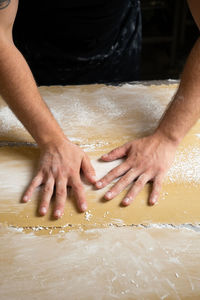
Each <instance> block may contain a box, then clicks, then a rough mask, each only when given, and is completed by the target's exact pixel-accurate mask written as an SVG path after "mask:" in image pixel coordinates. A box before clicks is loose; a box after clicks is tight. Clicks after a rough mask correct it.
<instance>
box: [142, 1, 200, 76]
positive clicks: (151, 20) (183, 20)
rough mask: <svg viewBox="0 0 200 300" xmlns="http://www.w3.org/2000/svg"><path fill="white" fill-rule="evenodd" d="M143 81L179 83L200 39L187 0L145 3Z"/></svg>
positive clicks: (143, 11) (143, 10) (143, 8)
mask: <svg viewBox="0 0 200 300" xmlns="http://www.w3.org/2000/svg"><path fill="white" fill-rule="evenodd" d="M141 7H142V24H143V43H142V45H143V47H142V56H141V75H140V77H141V80H157V79H168V78H172V79H177V78H179V77H180V73H181V72H182V69H183V66H184V63H185V61H186V58H187V56H188V54H189V52H190V50H191V48H192V46H193V45H194V43H195V41H196V40H197V37H198V35H199V31H198V28H197V26H196V24H195V22H194V20H193V18H192V16H191V14H190V11H189V8H188V5H187V2H186V0H152V1H148V0H141Z"/></svg>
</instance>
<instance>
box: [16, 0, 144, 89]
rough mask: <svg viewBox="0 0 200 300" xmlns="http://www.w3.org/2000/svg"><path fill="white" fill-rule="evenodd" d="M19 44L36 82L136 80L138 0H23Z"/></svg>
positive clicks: (72, 82)
mask: <svg viewBox="0 0 200 300" xmlns="http://www.w3.org/2000/svg"><path fill="white" fill-rule="evenodd" d="M14 38H15V41H16V44H17V46H18V47H19V49H20V50H21V51H22V53H23V54H24V55H25V57H26V59H27V61H28V62H29V64H30V67H31V70H32V72H33V74H34V75H35V78H36V81H37V82H38V84H82V83H94V82H104V83H108V82H122V81H130V80H134V79H137V75H138V67H139V64H138V62H139V54H140V48H141V16H140V3H139V1H138V0H110V1H104V0H93V1H92V0H87V1H81V0H75V1H73V2H72V1H66V0H58V1H56V2H55V1H46V0H43V1H38V2H37V1H33V0H29V1H27V0H21V1H20V2H19V11H18V15H17V18H16V24H15V27H14Z"/></svg>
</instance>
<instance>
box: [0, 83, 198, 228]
mask: <svg viewBox="0 0 200 300" xmlns="http://www.w3.org/2000/svg"><path fill="white" fill-rule="evenodd" d="M176 89H177V85H176V84H172V85H161V86H156V85H154V86H144V85H130V84H125V85H123V86H121V87H119V86H118V87H111V86H104V85H90V86H76V87H60V86H52V87H41V88H40V92H41V94H42V95H43V97H44V99H45V101H46V102H47V104H48V106H49V107H50V109H51V110H52V112H53V113H54V115H55V117H56V118H57V120H58V121H59V123H60V124H61V126H62V128H63V130H64V132H65V133H66V134H67V136H69V137H70V138H71V140H72V141H73V142H75V143H77V144H79V145H80V146H81V147H82V148H83V150H84V151H86V152H88V154H89V156H90V157H91V159H92V162H93V164H94V167H95V169H96V171H97V175H98V177H99V178H100V177H101V176H103V175H104V174H106V173H107V171H109V170H110V169H112V168H113V167H114V166H116V165H117V164H119V163H120V161H116V162H113V163H100V162H98V158H99V157H100V155H102V154H103V153H105V152H107V151H109V150H111V149H113V148H114V147H117V146H120V145H122V144H123V143H124V142H127V141H129V140H132V139H134V138H137V137H140V136H144V135H146V134H148V133H150V132H152V131H153V129H154V128H155V127H156V125H157V122H158V121H159V119H160V117H161V116H162V114H163V112H164V110H165V108H166V106H167V105H168V103H169V102H170V100H171V98H172V97H173V94H174V93H175V91H176ZM116 129H117V130H116ZM0 135H1V138H0V139H1V140H2V141H1V142H0V146H2V145H4V144H5V142H6V141H13V142H15V143H14V144H16V145H17V147H10V148H9V147H0V166H1V167H0V185H1V195H0V222H4V223H8V224H10V225H14V226H23V227H30V226H51V227H54V226H56V227H59V226H65V225H67V224H70V225H72V226H74V227H75V228H77V227H80V226H81V227H84V226H85V227H86V228H90V227H92V228H93V227H99V226H100V227H101V226H108V225H109V224H116V225H118V226H121V225H123V224H126V225H132V224H151V223H167V224H168V223H173V224H182V223H192V224H196V223H199V221H200V217H199V216H200V213H199V212H200V201H199V199H198V197H199V196H198V195H199V182H200V144H199V137H200V123H199V121H198V122H197V124H196V125H195V126H194V127H193V128H192V129H191V130H190V132H189V133H188V134H187V135H186V137H185V138H184V140H183V141H182V143H181V145H180V146H179V149H178V152H177V156H176V158H175V162H174V164H173V166H172V168H171V169H170V171H169V174H168V176H167V177H166V180H165V183H164V185H163V189H162V192H161V196H160V201H159V204H158V205H156V206H154V207H149V206H147V199H148V194H149V191H150V189H151V186H150V184H147V185H146V187H145V188H144V190H143V191H142V192H141V193H140V194H139V195H138V197H137V198H136V199H135V201H134V203H133V204H132V205H131V206H129V207H126V208H124V207H120V206H119V204H120V202H121V200H122V197H123V196H124V195H125V192H123V193H121V194H120V196H118V197H116V198H115V199H114V200H112V201H109V202H102V196H103V195H104V194H105V192H106V191H107V190H108V187H107V188H105V189H104V190H102V191H95V190H92V188H91V187H90V186H88V185H85V189H86V195H87V201H88V204H89V211H88V212H87V214H86V215H85V214H80V213H78V212H77V210H76V206H75V204H74V203H75V201H74V199H73V195H71V196H70V192H69V199H68V200H67V201H66V209H65V215H64V217H63V218H62V219H61V220H58V221H55V220H52V218H51V214H52V207H51V209H50V212H49V214H48V215H47V216H46V217H38V216H37V208H38V202H39V199H40V190H38V191H37V193H36V194H35V195H34V197H33V199H32V201H31V202H30V203H28V204H27V205H25V204H21V203H19V201H20V198H21V195H22V192H23V191H24V189H25V187H26V186H27V185H28V183H29V181H30V180H31V178H32V176H33V174H34V167H35V166H36V163H37V159H38V150H37V149H36V148H32V147H22V143H21V142H31V141H33V140H32V139H31V138H30V136H29V135H28V133H27V132H26V131H25V129H24V128H23V127H22V126H21V125H20V123H19V122H18V121H17V119H16V118H15V117H14V115H13V114H12V113H11V111H10V110H9V108H8V107H7V106H6V105H5V103H4V102H3V100H0ZM3 141H5V142H3Z"/></svg>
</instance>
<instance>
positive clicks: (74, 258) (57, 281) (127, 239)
mask: <svg viewBox="0 0 200 300" xmlns="http://www.w3.org/2000/svg"><path fill="white" fill-rule="evenodd" d="M18 231H19V230H18ZM199 249H200V233H199V232H195V231H193V230H187V229H183V228H182V229H172V228H171V229H167V228H163V229H158V228H149V229H147V228H146V229H144V228H141V229H139V228H127V227H124V228H107V229H93V230H88V231H77V230H76V231H71V232H68V233H64V232H63V230H60V233H59V234H57V235H48V236H35V235H34V234H24V233H23V232H22V233H21V232H17V231H16V230H14V229H10V228H4V227H0V258H2V259H0V269H1V270H2V271H1V272H0V299H2V300H10V299H15V300H26V299H38V298H40V299H43V300H54V299H57V298H58V291H59V299H60V300H65V299H66V295H67V299H79V300H85V299H88V300H99V299H105V300H107V299H109V300H110V299H120V300H121V299H126V300H138V299H145V300H147V299H148V300H161V299H166V300H177V299H187V300H197V299H199V295H200V284H199V282H200V268H199V261H200V251H199Z"/></svg>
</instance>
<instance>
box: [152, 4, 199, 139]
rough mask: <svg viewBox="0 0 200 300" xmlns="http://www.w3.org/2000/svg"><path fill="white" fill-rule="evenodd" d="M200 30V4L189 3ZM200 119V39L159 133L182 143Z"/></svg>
mask: <svg viewBox="0 0 200 300" xmlns="http://www.w3.org/2000/svg"><path fill="white" fill-rule="evenodd" d="M188 4H189V6H190V9H191V12H192V14H193V17H194V19H195V21H196V23H197V26H198V27H199V28H200V2H199V1H198V0H190V1H188ZM199 117H200V38H198V40H197V42H196V43H195V45H194V47H193V49H192V51H191V53H190V55H189V57H188V59H187V62H186V65H185V67H184V70H183V73H182V76H181V82H180V85H179V88H178V91H177V93H176V95H175V97H174V99H173V101H172V102H171V105H170V106H169V107H168V109H167V111H166V112H165V115H164V117H163V118H162V120H161V122H160V124H159V127H158V129H157V133H158V134H161V135H163V136H165V137H167V138H169V139H171V140H173V141H174V142H176V143H180V141H181V140H182V138H183V137H184V136H185V134H186V133H187V132H188V131H189V129H190V128H191V127H192V126H193V125H194V124H195V123H196V121H197V120H198V118H199Z"/></svg>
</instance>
